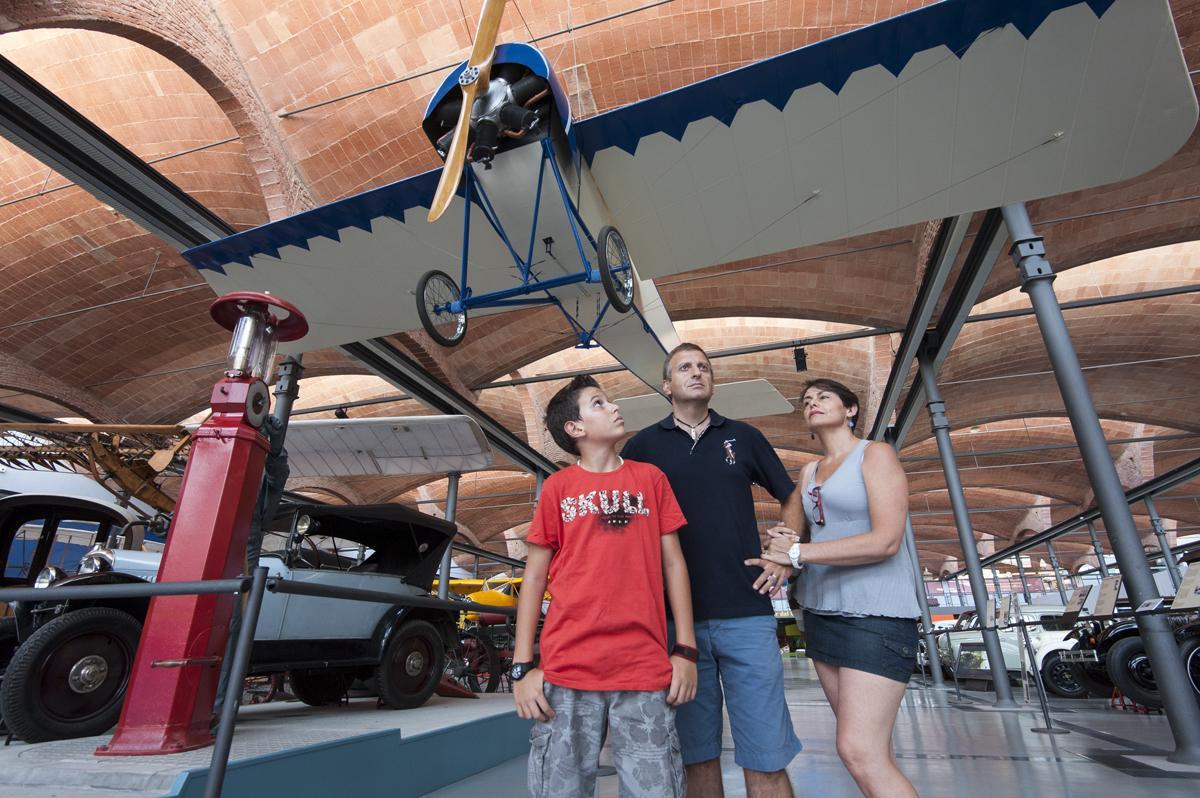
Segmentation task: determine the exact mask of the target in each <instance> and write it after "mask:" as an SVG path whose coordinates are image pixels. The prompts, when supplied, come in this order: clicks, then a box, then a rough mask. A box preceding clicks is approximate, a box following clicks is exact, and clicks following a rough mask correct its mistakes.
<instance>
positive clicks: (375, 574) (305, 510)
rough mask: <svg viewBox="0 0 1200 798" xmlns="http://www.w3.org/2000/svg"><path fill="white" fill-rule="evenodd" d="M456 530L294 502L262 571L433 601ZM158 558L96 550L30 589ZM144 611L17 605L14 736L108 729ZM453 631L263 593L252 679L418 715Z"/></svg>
mask: <svg viewBox="0 0 1200 798" xmlns="http://www.w3.org/2000/svg"><path fill="white" fill-rule="evenodd" d="M454 531H455V527H454V525H453V524H451V523H449V522H447V521H444V520H442V519H439V518H435V517H433V516H429V515H425V514H423V513H419V512H417V511H415V510H411V509H409V508H406V507H402V506H400V505H392V504H384V505H371V506H331V505H298V506H295V505H293V506H288V507H286V508H284V509H283V510H281V512H280V514H279V515H277V517H276V518H275V519H274V521H273V522H271V523H270V524H269V525H268V527H267V530H266V535H265V539H264V545H263V551H262V555H261V559H260V564H261V565H263V566H266V568H267V569H268V573H269V575H270V576H271V577H275V578H278V579H282V580H287V581H296V582H302V583H306V584H313V585H328V586H336V587H348V588H358V589H364V590H373V591H381V592H385V593H391V594H394V595H395V596H396V597H397V599H398V600H400V599H401V598H402V597H404V596H429V595H430V593H429V591H430V587H431V585H432V583H433V580H434V577H435V576H436V574H437V570H438V566H439V563H440V560H441V557H442V553H443V552H444V551H445V549H446V547H447V546H449V545H450V543H451V539H452V537H453V535H454ZM160 558H161V555H160V554H158V553H156V552H145V551H127V550H122V549H118V548H113V547H111V546H109V545H105V543H97V544H96V545H94V546H93V547H92V548H91V550H89V551H88V552H87V553H86V554H85V555H84V556H83V559H82V562H81V564H80V567H79V569H78V573H76V574H75V575H73V576H65V575H63V574H62V573H61V572H57V573H54V572H50V573H46V574H43V575H42V576H43V577H44V578H41V579H39V580H38V583H37V584H38V585H39V586H48V585H51V584H53V585H54V586H56V587H58V586H66V585H72V584H115V583H121V582H136V581H143V580H145V581H153V580H154V578H155V575H156V573H157V569H158V563H159V561H160ZM147 607H148V601H147V600H146V599H121V600H115V601H110V602H105V601H78V600H71V601H53V602H50V601H47V602H40V603H30V602H25V603H22V604H20V605H17V606H16V625H17V629H18V634H19V636H20V641H19V644H18V646H17V648H16V650H15V652H13V654H12V658H11V661H10V662H9V663H8V667H7V669H6V670H5V673H4V677H3V682H2V683H0V714H2V716H3V719H4V722H5V724H6V725H7V726H8V728H9V729H10V730H11V731H12V732H13V733H14V735H15V736H17V737H18V738H20V739H23V740H26V741H29V742H36V741H44V740H52V739H62V738H67V737H84V736H90V735H95V734H101V733H103V732H104V731H106V730H107V729H109V728H110V727H112V726H113V725H114V724H115V723H116V721H117V719H118V717H119V715H120V710H121V704H122V702H123V701H124V697H125V688H126V685H127V683H128V679H129V674H130V671H131V669H132V663H133V656H134V652H135V651H136V648H137V641H138V637H139V635H140V632H141V624H142V621H143V619H144V618H145V613H146V608H147ZM456 622H457V613H452V612H450V611H447V610H443V609H428V608H416V607H410V606H406V605H405V604H403V603H397V604H391V605H390V604H383V603H376V602H364V601H348V600H342V599H330V598H319V597H313V596H301V595H289V594H285V593H275V592H268V593H267V594H266V595H265V596H264V599H263V604H262V611H261V614H260V616H259V619H258V625H257V627H256V629H255V635H254V648H253V652H252V655H251V663H250V669H249V672H250V673H251V674H287V677H288V679H289V681H290V683H291V688H292V692H293V693H294V694H295V695H296V697H297V698H299V699H300V700H301V701H304V702H305V703H308V704H312V705H321V704H329V703H334V702H337V701H339V700H340V699H341V698H342V697H343V696H344V695H345V694H346V691H347V688H348V687H349V685H350V683H351V681H353V680H354V679H356V678H357V679H363V680H365V681H367V682H368V683H370V684H372V685H373V687H374V688H375V690H376V691H377V692H378V695H379V697H380V700H381V701H382V702H383V703H384V704H385V705H387V706H389V707H393V708H397V709H404V708H409V707H416V706H420V705H421V704H423V703H425V701H426V700H427V699H428V698H429V696H430V695H432V693H433V692H434V690H435V689H436V687H437V685H438V682H439V680H440V679H441V676H442V673H443V672H444V670H445V667H446V652H447V651H449V650H451V649H453V647H454V646H455V643H456V637H457V627H456ZM46 686H52V689H44V688H45V687H46Z"/></svg>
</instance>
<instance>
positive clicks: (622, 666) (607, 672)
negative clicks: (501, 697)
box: [526, 460, 687, 690]
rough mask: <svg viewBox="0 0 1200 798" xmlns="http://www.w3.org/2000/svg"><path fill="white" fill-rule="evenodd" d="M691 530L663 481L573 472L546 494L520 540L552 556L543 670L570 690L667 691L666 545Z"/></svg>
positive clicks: (554, 478) (636, 473)
mask: <svg viewBox="0 0 1200 798" xmlns="http://www.w3.org/2000/svg"><path fill="white" fill-rule="evenodd" d="M685 523H687V521H686V519H685V518H684V517H683V512H682V511H681V510H680V509H679V503H678V502H676V501H675V494H674V493H672V492H671V486H670V484H669V483H668V482H667V478H666V476H665V475H664V474H663V472H662V471H659V470H658V469H657V468H656V467H654V466H652V465H650V464H649V463H637V462H634V461H632V460H626V461H624V463H623V464H622V465H621V466H620V467H619V468H617V470H615V471H609V472H606V473H601V474H597V473H593V472H591V471H585V470H584V469H583V468H580V467H579V466H577V465H574V466H570V467H569V468H564V469H563V470H561V471H559V472H557V473H555V474H553V475H551V476H550V478H549V479H547V480H546V482H545V484H544V485H543V486H542V497H541V500H540V501H539V502H538V506H537V510H536V511H535V512H534V516H533V523H532V524H530V527H529V536H528V537H527V538H526V540H527V541H528V542H529V543H535V544H537V545H539V546H545V547H547V548H550V549H553V550H554V554H553V556H552V557H551V560H550V582H549V590H550V594H551V595H552V596H553V600H552V601H551V602H550V611H549V613H548V614H547V616H546V623H545V625H544V626H543V627H542V644H541V667H542V670H543V671H544V672H545V674H546V680H547V681H549V682H550V683H551V684H556V685H559V686H562V687H570V688H572V689H574V690H663V689H666V688H667V687H670V685H671V661H670V659H669V657H668V656H667V621H666V610H665V607H664V605H663V602H664V599H663V575H662V540H661V537H662V536H663V535H668V534H670V533H672V532H674V531H676V530H678V529H679V528H680V527H681V526H683V525H684V524H685Z"/></svg>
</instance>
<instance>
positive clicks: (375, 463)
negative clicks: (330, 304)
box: [0, 416, 495, 513]
mask: <svg viewBox="0 0 1200 798" xmlns="http://www.w3.org/2000/svg"><path fill="white" fill-rule="evenodd" d="M196 426H198V425H187V426H177V425H167V424H160V425H152V424H142V425H139V424H11V423H0V465H4V466H7V467H9V468H15V469H22V470H34V469H36V470H49V471H67V472H77V473H81V474H90V475H91V476H92V477H93V479H95V480H96V482H98V483H99V484H100V485H101V486H103V487H104V488H106V489H107V490H109V491H110V492H111V493H113V495H115V496H116V497H118V498H119V499H122V500H126V499H129V498H133V499H137V500H139V501H142V502H145V503H146V504H148V505H149V506H150V507H152V508H153V509H155V510H157V511H158V512H160V513H171V512H173V511H174V509H175V499H174V498H172V497H171V496H170V495H169V494H168V493H167V492H166V491H164V490H163V487H162V483H163V481H164V480H165V479H166V478H169V477H173V476H177V475H178V473H179V472H178V469H176V470H175V471H174V472H171V471H169V470H168V466H171V465H176V466H181V465H182V464H183V463H184V462H185V461H186V459H187V456H188V454H189V446H188V444H189V443H190V442H191V433H192V432H193V431H194V430H195V428H196ZM287 451H288V466H289V472H290V474H291V476H292V477H359V476H370V477H374V476H408V475H412V474H441V473H448V472H457V473H464V472H468V471H484V470H487V469H489V468H491V467H493V466H494V464H495V455H494V453H493V452H492V449H491V447H490V446H489V445H488V442H487V439H486V438H485V437H484V434H483V430H481V429H480V428H479V425H478V424H477V423H476V422H475V421H473V420H472V419H470V418H467V417H466V416H400V417H395V418H388V417H381V418H354V419H346V420H342V419H295V420H293V421H291V422H290V423H289V424H288V432H287Z"/></svg>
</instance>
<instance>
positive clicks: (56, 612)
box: [13, 571, 150, 640]
mask: <svg viewBox="0 0 1200 798" xmlns="http://www.w3.org/2000/svg"><path fill="white" fill-rule="evenodd" d="M144 584H146V580H144V579H139V578H138V577H136V576H133V575H132V574H126V573H122V572H121V571H100V572H98V573H92V574H77V575H75V576H68V577H67V578H66V579H60V580H58V581H57V582H55V583H54V584H53V585H52V587H83V586H85V585H144ZM84 607H112V608H113V609H117V610H121V611H122V612H125V613H128V614H129V615H132V616H133V617H134V618H136V619H137V621H138V623H141V622H142V621H144V620H145V619H146V612H147V610H148V609H149V608H150V599H149V598H144V597H143V598H130V597H124V598H116V597H114V598H104V599H59V600H56V601H36V602H33V601H22V602H14V606H13V610H14V613H15V614H16V617H17V630H18V634H19V635H20V638H21V639H22V640H24V639H25V638H26V637H27V636H28V635H29V634H32V632H33V627H34V624H35V623H38V624H39V625H40V622H44V621H45V620H48V619H49V618H56V617H58V616H60V615H62V614H64V613H67V612H73V611H75V610H78V609H83V608H84ZM50 611H53V613H52V614H51V612H50ZM35 615H36V616H38V617H36V618H35Z"/></svg>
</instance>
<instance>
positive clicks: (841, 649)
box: [804, 610, 918, 682]
mask: <svg viewBox="0 0 1200 798" xmlns="http://www.w3.org/2000/svg"><path fill="white" fill-rule="evenodd" d="M917 639H918V632H917V621H916V619H915V618H883V617H878V616H867V617H864V618H856V617H853V616H849V615H821V614H818V613H815V612H809V611H808V610H805V611H804V640H805V648H806V651H807V653H808V656H809V658H810V659H813V660H816V661H817V662H824V663H825V664H826V665H832V666H834V667H837V668H852V669H853V670H856V671H864V672H866V673H874V674H876V675H878V676H883V677H885V678H887V679H892V680H893V681H897V682H908V678H909V677H910V676H912V673H913V670H914V669H915V668H916V664H917Z"/></svg>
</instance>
